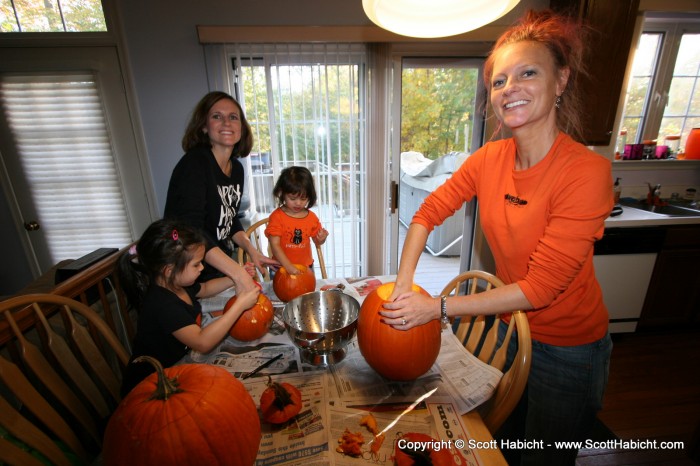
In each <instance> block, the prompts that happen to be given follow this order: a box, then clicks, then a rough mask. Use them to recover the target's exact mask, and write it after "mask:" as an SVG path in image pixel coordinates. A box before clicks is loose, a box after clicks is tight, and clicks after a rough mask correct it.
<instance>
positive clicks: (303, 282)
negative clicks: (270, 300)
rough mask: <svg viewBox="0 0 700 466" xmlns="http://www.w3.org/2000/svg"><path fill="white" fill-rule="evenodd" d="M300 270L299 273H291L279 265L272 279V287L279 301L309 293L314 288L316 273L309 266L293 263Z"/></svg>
mask: <svg viewBox="0 0 700 466" xmlns="http://www.w3.org/2000/svg"><path fill="white" fill-rule="evenodd" d="M294 267H296V268H297V269H299V270H300V271H301V273H300V274H297V275H291V274H290V273H289V272H287V269H285V268H284V267H280V268H279V270H278V271H277V273H275V277H274V278H273V279H272V289H273V290H274V291H275V295H277V297H278V298H279V299H280V301H284V302H285V303H286V302H287V301H291V300H292V299H294V298H296V297H297V296H300V295H303V294H304V293H310V292H311V291H314V290H315V289H316V275H314V271H313V270H312V269H310V268H309V267H306V266H305V265H301V264H294Z"/></svg>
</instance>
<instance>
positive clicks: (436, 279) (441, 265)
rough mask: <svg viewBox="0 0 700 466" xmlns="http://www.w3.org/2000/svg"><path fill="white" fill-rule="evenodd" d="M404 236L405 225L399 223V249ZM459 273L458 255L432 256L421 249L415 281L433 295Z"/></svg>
mask: <svg viewBox="0 0 700 466" xmlns="http://www.w3.org/2000/svg"><path fill="white" fill-rule="evenodd" d="M405 238H406V227H404V226H403V225H401V224H399V251H401V248H402V247H403V243H404V240H405ZM457 274H459V256H454V257H443V256H433V255H432V254H430V253H429V252H427V251H425V250H424V251H423V254H421V257H420V260H419V261H418V267H417V268H416V274H415V282H416V284H418V285H420V286H421V287H423V288H424V289H425V290H426V291H427V292H428V293H430V294H431V295H433V296H436V295H439V294H440V292H441V291H442V289H443V288H444V287H445V285H447V282H449V281H450V280H452V278H454V277H455V276H456V275H457Z"/></svg>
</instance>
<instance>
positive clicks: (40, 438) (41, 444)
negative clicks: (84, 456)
mask: <svg viewBox="0 0 700 466" xmlns="http://www.w3.org/2000/svg"><path fill="white" fill-rule="evenodd" d="M0 423H2V425H4V426H8V432H9V433H10V435H12V436H13V437H15V438H21V439H22V441H23V443H25V444H26V445H27V446H29V447H31V448H33V449H34V450H36V451H38V452H39V453H41V454H42V455H44V456H45V457H47V458H52V460H53V463H54V464H56V465H57V466H71V462H70V461H69V460H68V458H67V457H66V456H65V455H64V454H63V452H62V451H61V449H60V448H58V446H57V445H56V444H55V443H54V442H53V441H52V440H51V438H49V437H48V436H47V435H46V434H45V433H44V432H42V431H41V430H40V429H39V428H37V427H36V426H35V425H34V424H32V423H31V422H29V421H27V419H25V418H24V416H22V415H21V414H20V413H19V412H18V411H17V410H16V409H15V408H14V407H12V405H10V403H8V402H7V400H5V398H3V397H2V396H0ZM2 441H3V442H7V440H5V439H2ZM8 445H11V446H12V447H14V448H17V447H16V446H15V445H14V444H12V443H10V442H7V444H0V459H1V460H2V461H4V462H6V463H8V464H22V465H24V464H26V465H29V464H35V463H32V462H31V461H30V459H31V460H35V461H38V460H37V459H36V457H34V456H32V455H30V454H28V453H27V452H25V451H24V450H20V451H21V452H22V453H24V454H25V455H26V456H21V455H19V454H18V453H17V452H13V451H11V450H8V449H7V446H8ZM4 454H7V456H5V455H4ZM36 464H43V463H41V462H38V463H36Z"/></svg>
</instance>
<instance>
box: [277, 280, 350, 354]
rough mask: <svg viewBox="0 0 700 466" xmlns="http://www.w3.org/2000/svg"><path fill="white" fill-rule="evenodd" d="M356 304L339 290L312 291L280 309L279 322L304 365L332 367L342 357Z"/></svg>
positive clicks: (348, 338) (348, 337)
mask: <svg viewBox="0 0 700 466" xmlns="http://www.w3.org/2000/svg"><path fill="white" fill-rule="evenodd" d="M359 313H360V303H359V302H358V301H357V300H356V299H355V298H353V297H352V296H350V295H347V294H345V293H343V291H342V290H341V289H331V290H326V291H312V292H310V293H305V294H303V295H301V296H297V297H296V298H294V299H293V300H291V301H289V302H288V303H287V304H286V305H285V306H284V311H283V312H282V318H283V320H284V326H285V328H286V329H287V333H288V334H289V338H290V339H291V340H292V342H293V343H294V344H295V345H296V346H297V347H298V348H299V350H300V354H301V357H302V359H303V360H304V361H306V362H308V363H310V364H313V365H325V364H332V363H336V362H339V361H341V360H342V359H343V358H344V357H345V347H346V346H347V344H348V342H349V341H350V340H352V338H353V337H354V336H355V333H356V332H357V316H358V315H359Z"/></svg>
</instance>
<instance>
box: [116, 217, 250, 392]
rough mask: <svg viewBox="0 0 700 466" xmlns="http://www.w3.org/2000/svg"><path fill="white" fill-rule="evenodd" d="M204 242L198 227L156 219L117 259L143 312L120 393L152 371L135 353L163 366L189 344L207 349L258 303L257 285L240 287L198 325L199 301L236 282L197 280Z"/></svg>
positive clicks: (133, 300)
mask: <svg viewBox="0 0 700 466" xmlns="http://www.w3.org/2000/svg"><path fill="white" fill-rule="evenodd" d="M205 244H206V240H205V239H204V237H203V236H202V235H201V233H199V232H198V231H197V230H196V229H194V228H191V227H188V226H187V225H186V224H184V223H181V222H176V221H172V220H158V221H156V222H154V223H153V224H151V226H149V227H148V228H147V229H146V231H145V232H144V233H143V235H142V236H141V239H139V241H138V243H137V244H136V246H135V247H132V248H131V249H130V250H129V251H128V252H126V253H125V254H124V255H123V256H122V257H121V258H120V259H119V263H118V273H119V277H120V280H121V282H122V285H123V288H124V292H125V293H126V296H127V300H128V303H129V305H130V306H131V307H133V308H135V309H136V310H137V311H138V315H139V317H138V325H137V330H136V336H135V337H134V342H133V354H132V357H131V361H130V362H129V365H128V366H127V368H126V372H125V374H124V380H123V382H122V395H126V394H127V393H128V392H129V391H130V390H131V389H132V388H133V387H135V386H136V385H137V384H138V383H139V382H140V381H141V380H143V379H144V378H145V377H146V376H147V375H149V374H150V373H151V372H153V367H152V366H151V365H150V364H143V363H136V364H135V363H133V360H134V359H135V358H136V357H138V356H143V355H148V356H152V357H154V358H156V359H158V361H160V363H161V364H162V365H163V367H170V366H172V365H173V364H175V363H176V362H178V361H179V360H180V359H182V357H184V356H185V355H186V354H187V351H188V349H190V348H191V349H194V350H196V351H198V352H200V353H208V352H209V351H211V350H212V349H213V348H214V347H215V346H216V345H217V344H218V343H219V342H221V340H222V339H223V338H224V337H225V336H226V333H227V332H228V330H229V329H230V328H231V326H232V325H233V324H234V323H235V322H236V320H237V319H238V317H239V316H240V315H241V313H243V311H245V310H246V309H248V308H250V307H251V306H253V305H254V304H255V302H256V301H257V298H258V294H259V290H258V289H257V288H254V289H250V290H244V291H241V292H240V293H239V294H238V299H237V300H236V302H235V303H234V304H233V306H232V308H231V309H230V310H229V312H226V313H225V314H223V315H222V316H221V317H220V318H218V319H216V320H214V321H213V322H212V323H211V324H209V325H207V326H206V327H205V328H201V327H200V326H199V325H198V324H197V317H198V316H199V315H200V314H201V311H202V308H201V305H200V303H199V301H198V299H199V298H206V297H209V296H214V295H216V294H218V293H220V292H222V291H224V290H226V289H227V288H229V287H231V285H232V284H233V282H232V281H231V279H230V278H229V277H221V278H214V279H211V280H209V281H206V282H201V283H198V282H197V278H198V277H199V275H200V273H201V272H202V269H203V265H202V261H203V260H204V255H205Z"/></svg>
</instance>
